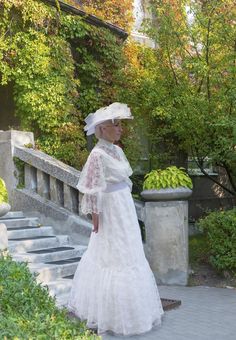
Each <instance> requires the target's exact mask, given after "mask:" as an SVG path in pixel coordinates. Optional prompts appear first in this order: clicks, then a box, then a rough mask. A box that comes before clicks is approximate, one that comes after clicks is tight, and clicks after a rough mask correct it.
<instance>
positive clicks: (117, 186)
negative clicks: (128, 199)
mask: <svg viewBox="0 0 236 340" xmlns="http://www.w3.org/2000/svg"><path fill="white" fill-rule="evenodd" d="M127 187H129V186H128V184H127V183H126V182H118V183H107V187H106V189H105V190H104V192H114V191H118V190H122V189H125V188H127Z"/></svg>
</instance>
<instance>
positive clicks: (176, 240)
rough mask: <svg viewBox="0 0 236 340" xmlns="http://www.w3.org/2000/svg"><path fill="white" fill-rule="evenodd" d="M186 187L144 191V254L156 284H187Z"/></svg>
mask: <svg viewBox="0 0 236 340" xmlns="http://www.w3.org/2000/svg"><path fill="white" fill-rule="evenodd" d="M191 193H192V190H190V189H188V188H176V189H161V190H144V191H143V192H142V193H141V195H142V197H143V198H144V199H145V201H146V202H145V208H144V216H145V218H144V223H145V229H146V244H145V253H146V257H147V259H148V261H149V264H150V267H151V269H152V271H153V273H154V276H155V278H156V282H157V284H161V285H187V283H188V201H187V198H188V197H189V196H190V195H191Z"/></svg>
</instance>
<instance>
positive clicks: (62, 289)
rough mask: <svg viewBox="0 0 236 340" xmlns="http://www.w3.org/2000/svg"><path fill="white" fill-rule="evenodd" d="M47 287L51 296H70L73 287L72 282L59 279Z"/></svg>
mask: <svg viewBox="0 0 236 340" xmlns="http://www.w3.org/2000/svg"><path fill="white" fill-rule="evenodd" d="M45 286H47V287H48V290H49V294H50V295H51V296H59V295H64V294H69V293H70V290H71V286H72V280H67V279H58V280H56V281H50V282H48V283H46V284H45Z"/></svg>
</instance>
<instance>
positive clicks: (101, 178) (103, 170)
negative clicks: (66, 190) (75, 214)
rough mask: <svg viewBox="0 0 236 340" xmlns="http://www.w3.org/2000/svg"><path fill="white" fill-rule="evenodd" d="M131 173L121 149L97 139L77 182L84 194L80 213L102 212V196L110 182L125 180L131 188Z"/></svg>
mask: <svg viewBox="0 0 236 340" xmlns="http://www.w3.org/2000/svg"><path fill="white" fill-rule="evenodd" d="M131 174H132V169H131V167H130V164H129V162H128V160H127V158H126V156H125V154H124V152H123V150H122V149H121V148H120V147H119V146H117V145H114V144H112V143H110V142H108V141H105V140H104V139H99V141H98V143H97V144H96V146H95V147H94V148H93V150H92V151H91V153H90V155H89V157H88V159H87V162H86V163H85V165H84V168H83V170H82V172H81V174H80V178H79V182H78V184H77V188H78V190H79V191H80V192H82V193H83V194H84V195H83V198H82V202H81V210H82V213H83V214H89V213H92V212H94V213H97V214H98V213H100V212H102V210H103V206H102V196H103V194H104V193H105V192H106V189H107V187H108V186H110V185H112V184H116V183H117V184H118V183H121V182H125V183H126V184H127V185H128V186H129V187H130V189H131V188H132V182H131V180H130V179H129V176H130V175H131Z"/></svg>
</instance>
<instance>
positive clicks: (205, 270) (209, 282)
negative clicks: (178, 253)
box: [189, 264, 236, 288]
mask: <svg viewBox="0 0 236 340" xmlns="http://www.w3.org/2000/svg"><path fill="white" fill-rule="evenodd" d="M189 286H209V287H218V288H226V287H227V288H230V287H232V288H236V276H233V275H230V274H229V273H228V272H225V273H223V274H219V273H217V271H216V270H214V269H213V268H212V267H211V266H210V265H209V264H198V265H196V266H195V268H192V269H191V270H190V275H189Z"/></svg>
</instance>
